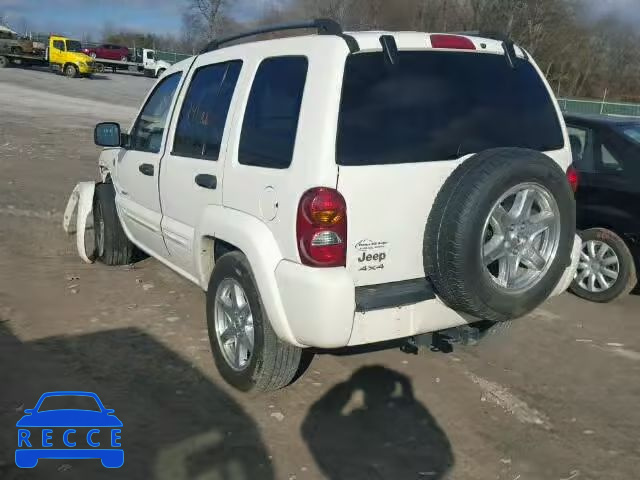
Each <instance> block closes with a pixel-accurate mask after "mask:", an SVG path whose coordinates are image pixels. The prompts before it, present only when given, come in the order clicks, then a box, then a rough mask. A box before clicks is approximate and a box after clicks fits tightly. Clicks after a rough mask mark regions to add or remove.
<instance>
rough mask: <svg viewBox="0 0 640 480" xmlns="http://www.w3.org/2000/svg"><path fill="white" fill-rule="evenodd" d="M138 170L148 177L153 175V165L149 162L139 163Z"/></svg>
mask: <svg viewBox="0 0 640 480" xmlns="http://www.w3.org/2000/svg"><path fill="white" fill-rule="evenodd" d="M138 170H140V173H142V174H143V175H148V176H150V177H153V170H154V169H153V165H151V164H150V163H142V164H140V166H139V167H138Z"/></svg>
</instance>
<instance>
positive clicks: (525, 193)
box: [480, 183, 561, 293]
mask: <svg viewBox="0 0 640 480" xmlns="http://www.w3.org/2000/svg"><path fill="white" fill-rule="evenodd" d="M560 234H561V222H560V211H559V209H558V204H557V202H556V200H555V198H553V195H551V193H550V192H549V191H548V190H547V189H546V188H544V187H543V186H542V185H540V184H537V183H521V184H518V185H516V186H514V187H513V188H510V189H509V190H508V191H507V192H506V193H505V194H504V195H502V197H500V199H499V200H498V201H497V202H496V203H495V204H494V206H493V208H492V209H491V212H490V213H489V216H488V217H487V219H486V220H485V224H484V230H483V232H482V237H481V238H482V240H481V242H482V244H481V249H480V253H481V258H482V264H483V266H484V271H485V273H486V274H487V275H488V276H489V278H491V279H492V280H493V281H494V282H495V283H496V284H497V285H498V286H500V287H501V288H503V289H506V290H508V291H509V292H511V293H515V292H524V291H526V290H529V289H530V288H532V287H533V286H534V285H536V284H537V283H538V282H539V281H540V280H541V279H542V278H543V277H544V275H545V274H546V273H547V271H548V270H549V267H550V266H551V264H552V263H553V260H554V259H555V257H556V254H557V251H558V245H559V243H560Z"/></svg>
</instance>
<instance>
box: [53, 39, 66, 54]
mask: <svg viewBox="0 0 640 480" xmlns="http://www.w3.org/2000/svg"><path fill="white" fill-rule="evenodd" d="M53 48H56V49H58V50H61V51H63V52H64V42H63V41H62V40H54V41H53Z"/></svg>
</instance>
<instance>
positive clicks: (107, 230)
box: [93, 183, 136, 265]
mask: <svg viewBox="0 0 640 480" xmlns="http://www.w3.org/2000/svg"><path fill="white" fill-rule="evenodd" d="M98 203H100V205H101V207H102V214H103V216H104V237H105V238H104V253H103V255H102V256H99V257H98V259H99V260H100V261H101V262H102V263H104V264H105V265H128V264H130V263H131V262H132V261H133V259H134V253H135V250H136V247H135V246H134V245H133V243H131V240H129V238H128V237H127V235H126V233H124V230H123V229H122V224H121V223H120V218H119V217H118V211H117V209H116V201H115V191H114V188H113V184H111V183H98V184H96V188H95V194H94V209H93V212H94V219H95V217H96V215H97V212H98V210H97V208H96V206H97V204H98ZM96 227H97V219H96V221H95V226H94V228H96ZM96 251H97V245H96Z"/></svg>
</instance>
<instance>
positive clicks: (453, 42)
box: [430, 34, 476, 50]
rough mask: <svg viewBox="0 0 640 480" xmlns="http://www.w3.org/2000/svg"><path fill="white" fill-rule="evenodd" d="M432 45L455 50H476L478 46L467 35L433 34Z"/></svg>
mask: <svg viewBox="0 0 640 480" xmlns="http://www.w3.org/2000/svg"><path fill="white" fill-rule="evenodd" d="M430 38H431V46H432V47H433V48H451V49H455V50H475V49H476V46H475V45H474V44H473V42H472V41H471V40H469V39H468V38H467V37H461V36H459V35H443V34H435V35H431V36H430Z"/></svg>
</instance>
